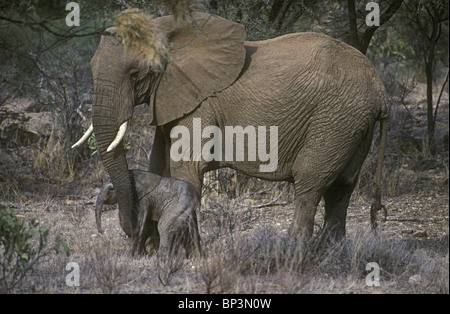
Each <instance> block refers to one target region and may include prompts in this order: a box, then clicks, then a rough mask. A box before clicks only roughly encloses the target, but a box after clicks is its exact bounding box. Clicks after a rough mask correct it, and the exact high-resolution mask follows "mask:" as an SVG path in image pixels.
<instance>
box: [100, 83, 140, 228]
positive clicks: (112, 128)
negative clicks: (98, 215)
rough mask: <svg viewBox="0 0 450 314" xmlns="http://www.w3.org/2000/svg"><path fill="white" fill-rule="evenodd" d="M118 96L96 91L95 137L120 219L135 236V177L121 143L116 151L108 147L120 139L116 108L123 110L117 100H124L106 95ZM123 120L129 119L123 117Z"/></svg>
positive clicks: (118, 116)
mask: <svg viewBox="0 0 450 314" xmlns="http://www.w3.org/2000/svg"><path fill="white" fill-rule="evenodd" d="M106 95H114V93H111V92H109V91H103V92H102V93H99V92H98V91H96V93H95V99H94V105H93V112H92V122H93V125H94V132H95V137H96V140H97V144H98V149H99V152H100V155H101V158H102V161H103V164H104V166H105V168H106V170H107V171H108V174H109V176H110V179H111V183H112V184H113V186H114V190H115V191H116V197H117V202H118V204H119V219H120V225H121V227H122V229H123V231H124V232H125V233H126V234H127V235H128V236H129V237H132V236H133V235H134V232H135V230H136V226H137V212H138V210H137V194H136V187H135V182H134V178H133V176H132V174H131V173H130V172H129V171H128V164H127V160H126V156H125V150H124V147H123V145H122V144H121V143H120V144H119V145H117V146H116V147H115V148H114V149H112V150H110V151H108V147H109V146H110V145H111V143H112V142H113V141H114V140H116V135H117V132H118V131H119V125H120V124H122V122H124V121H121V118H120V116H121V115H120V114H117V112H116V110H114V108H119V107H120V106H119V104H115V103H114V101H113V100H114V99H116V100H117V99H120V98H121V97H114V96H106ZM122 119H129V117H126V118H125V117H123V116H122Z"/></svg>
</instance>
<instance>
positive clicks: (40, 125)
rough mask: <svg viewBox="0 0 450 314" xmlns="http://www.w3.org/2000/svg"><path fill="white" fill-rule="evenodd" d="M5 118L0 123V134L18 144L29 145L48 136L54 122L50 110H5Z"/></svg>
mask: <svg viewBox="0 0 450 314" xmlns="http://www.w3.org/2000/svg"><path fill="white" fill-rule="evenodd" d="M6 114H7V118H5V119H3V121H1V123H0V130H1V134H0V136H2V137H5V138H9V139H11V140H13V141H15V142H16V144H18V145H29V144H32V143H36V142H38V141H39V140H40V139H42V138H48V137H50V135H51V133H52V129H53V124H54V117H53V114H52V113H50V112H6Z"/></svg>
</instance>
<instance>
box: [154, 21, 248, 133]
mask: <svg viewBox="0 0 450 314" xmlns="http://www.w3.org/2000/svg"><path fill="white" fill-rule="evenodd" d="M155 21H156V22H157V25H158V28H159V29H161V30H162V31H163V32H164V33H165V34H166V36H167V38H168V41H169V45H170V51H169V60H168V63H167V67H166V70H165V71H164V73H163V75H162V77H161V78H160V82H159V85H158V87H157V89H156V92H155V93H154V95H153V96H152V98H151V101H150V108H151V109H152V110H153V121H152V124H154V125H164V124H166V123H168V122H170V121H173V120H175V119H178V118H181V117H182V116H183V115H186V114H188V113H189V112H191V111H193V110H194V109H195V108H196V107H197V106H198V105H199V104H200V103H201V102H202V101H203V100H205V99H206V98H207V97H209V96H211V95H213V94H214V93H215V92H219V91H221V90H223V89H225V88H227V87H228V86H229V85H231V84H232V83H233V82H234V81H235V80H236V79H237V77H238V76H239V74H240V72H241V71H242V68H243V66H244V62H245V48H244V39H245V36H246V33H245V28H244V26H243V25H241V24H238V23H234V22H231V21H228V20H225V19H223V18H221V17H219V16H215V15H211V14H206V13H194V14H192V18H191V19H187V20H186V21H184V22H176V21H175V20H174V18H173V16H164V17H160V18H157V19H155Z"/></svg>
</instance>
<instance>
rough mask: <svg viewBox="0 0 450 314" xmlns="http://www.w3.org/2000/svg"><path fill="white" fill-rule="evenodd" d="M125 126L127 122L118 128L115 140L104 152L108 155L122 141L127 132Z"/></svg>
mask: <svg viewBox="0 0 450 314" xmlns="http://www.w3.org/2000/svg"><path fill="white" fill-rule="evenodd" d="M127 124H128V121H125V122H124V123H122V125H121V126H120V128H119V131H117V135H116V138H115V139H114V141H112V142H111V144H110V145H109V146H108V149H107V150H106V152H108V153H109V152H110V151H112V150H113V149H114V148H116V147H117V145H118V144H119V143H120V142H121V141H122V139H123V137H124V135H125V132H126V131H127Z"/></svg>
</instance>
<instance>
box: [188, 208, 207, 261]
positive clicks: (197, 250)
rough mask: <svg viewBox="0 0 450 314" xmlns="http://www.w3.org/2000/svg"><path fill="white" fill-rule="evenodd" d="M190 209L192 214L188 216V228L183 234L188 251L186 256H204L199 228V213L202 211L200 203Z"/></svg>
mask: <svg viewBox="0 0 450 314" xmlns="http://www.w3.org/2000/svg"><path fill="white" fill-rule="evenodd" d="M192 207H193V208H192V209H190V210H189V212H190V213H191V215H189V216H188V224H187V229H186V230H185V234H184V235H183V245H184V249H185V251H186V257H187V258H191V257H193V256H194V255H196V256H197V257H202V256H203V252H202V246H201V244H200V232H199V228H198V218H199V217H198V215H199V213H200V208H199V207H200V204H196V205H195V206H192Z"/></svg>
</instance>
